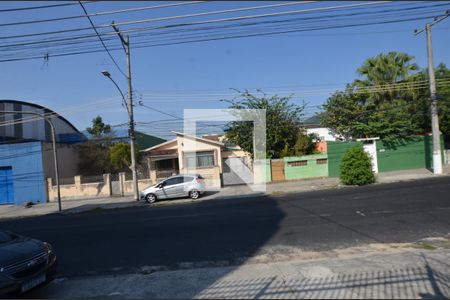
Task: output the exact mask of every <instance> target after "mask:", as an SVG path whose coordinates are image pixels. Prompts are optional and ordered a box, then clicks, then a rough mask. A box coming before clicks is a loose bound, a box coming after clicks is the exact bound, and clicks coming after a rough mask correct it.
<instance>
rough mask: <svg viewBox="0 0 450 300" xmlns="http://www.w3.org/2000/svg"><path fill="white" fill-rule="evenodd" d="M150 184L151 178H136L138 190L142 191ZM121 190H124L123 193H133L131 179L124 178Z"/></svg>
mask: <svg viewBox="0 0 450 300" xmlns="http://www.w3.org/2000/svg"><path fill="white" fill-rule="evenodd" d="M151 185H153V183H152V180H151V179H140V180H138V189H139V191H142V190H144V189H145V188H147V187H149V186H151ZM123 191H124V195H133V180H126V181H124V182H123Z"/></svg>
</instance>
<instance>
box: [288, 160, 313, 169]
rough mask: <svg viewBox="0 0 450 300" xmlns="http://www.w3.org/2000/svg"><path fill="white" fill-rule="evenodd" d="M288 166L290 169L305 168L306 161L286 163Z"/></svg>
mask: <svg viewBox="0 0 450 300" xmlns="http://www.w3.org/2000/svg"><path fill="white" fill-rule="evenodd" d="M288 165H289V166H290V167H302V166H307V165H308V161H307V160H297V161H290V162H288Z"/></svg>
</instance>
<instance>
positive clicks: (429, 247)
mask: <svg viewBox="0 0 450 300" xmlns="http://www.w3.org/2000/svg"><path fill="white" fill-rule="evenodd" d="M414 248H419V249H425V250H436V249H437V248H436V247H435V246H434V245H433V244H431V243H428V242H424V241H421V242H417V243H416V244H415V245H414Z"/></svg>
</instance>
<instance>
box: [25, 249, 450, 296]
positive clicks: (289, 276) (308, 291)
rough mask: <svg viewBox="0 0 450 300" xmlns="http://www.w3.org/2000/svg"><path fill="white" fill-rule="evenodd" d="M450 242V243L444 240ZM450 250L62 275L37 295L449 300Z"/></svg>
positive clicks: (401, 251)
mask: <svg viewBox="0 0 450 300" xmlns="http://www.w3.org/2000/svg"><path fill="white" fill-rule="evenodd" d="M447 246H448V245H447ZM449 262H450V251H449V250H448V248H445V247H444V248H437V249H435V250H424V249H414V248H401V249H397V250H385V251H384V252H371V253H360V254H356V255H351V256H344V257H335V258H329V259H320V260H313V261H311V260H310V261H301V260H290V261H282V262H274V261H270V262H267V263H248V262H244V263H243V264H241V265H239V266H223V267H207V268H193V269H192V268H186V269H181V270H174V271H170V270H165V271H164V270H158V268H157V267H154V268H152V267H142V268H141V269H140V271H138V272H136V273H134V274H109V275H103V276H85V277H77V278H60V279H57V280H55V281H54V282H52V283H51V284H49V285H48V286H46V287H44V288H42V289H39V290H36V291H35V292H33V293H32V294H31V295H28V296H29V297H38V298H115V299H117V298H120V299H122V298H133V299H139V298H165V299H174V298H175V299H176V298H200V299H202V298H203V299H211V298H220V299H224V298H234V299H243V298H253V299H262V298H266V299H286V298H295V299H305V298H314V299H350V298H357V299H361V298H362V299H377V298H378V299H396V298H397V299H445V298H448V297H450V286H449V282H450V264H449Z"/></svg>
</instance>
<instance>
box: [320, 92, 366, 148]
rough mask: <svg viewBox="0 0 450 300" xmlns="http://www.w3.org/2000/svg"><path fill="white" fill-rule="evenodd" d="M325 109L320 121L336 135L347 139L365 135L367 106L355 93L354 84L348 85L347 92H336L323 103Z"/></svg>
mask: <svg viewBox="0 0 450 300" xmlns="http://www.w3.org/2000/svg"><path fill="white" fill-rule="evenodd" d="M323 109H324V112H323V113H321V115H320V123H321V124H322V125H323V126H325V127H327V128H330V130H331V131H332V133H334V134H335V135H338V136H341V137H343V139H345V140H349V139H351V138H354V137H361V136H363V135H364V132H363V127H364V119H365V114H366V107H365V106H364V104H363V103H361V101H360V99H359V97H358V96H357V95H355V94H354V93H353V88H352V86H350V85H347V88H346V91H345V92H341V91H337V92H335V93H334V94H333V95H332V96H331V97H330V98H328V100H327V102H326V103H325V104H324V105H323Z"/></svg>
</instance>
